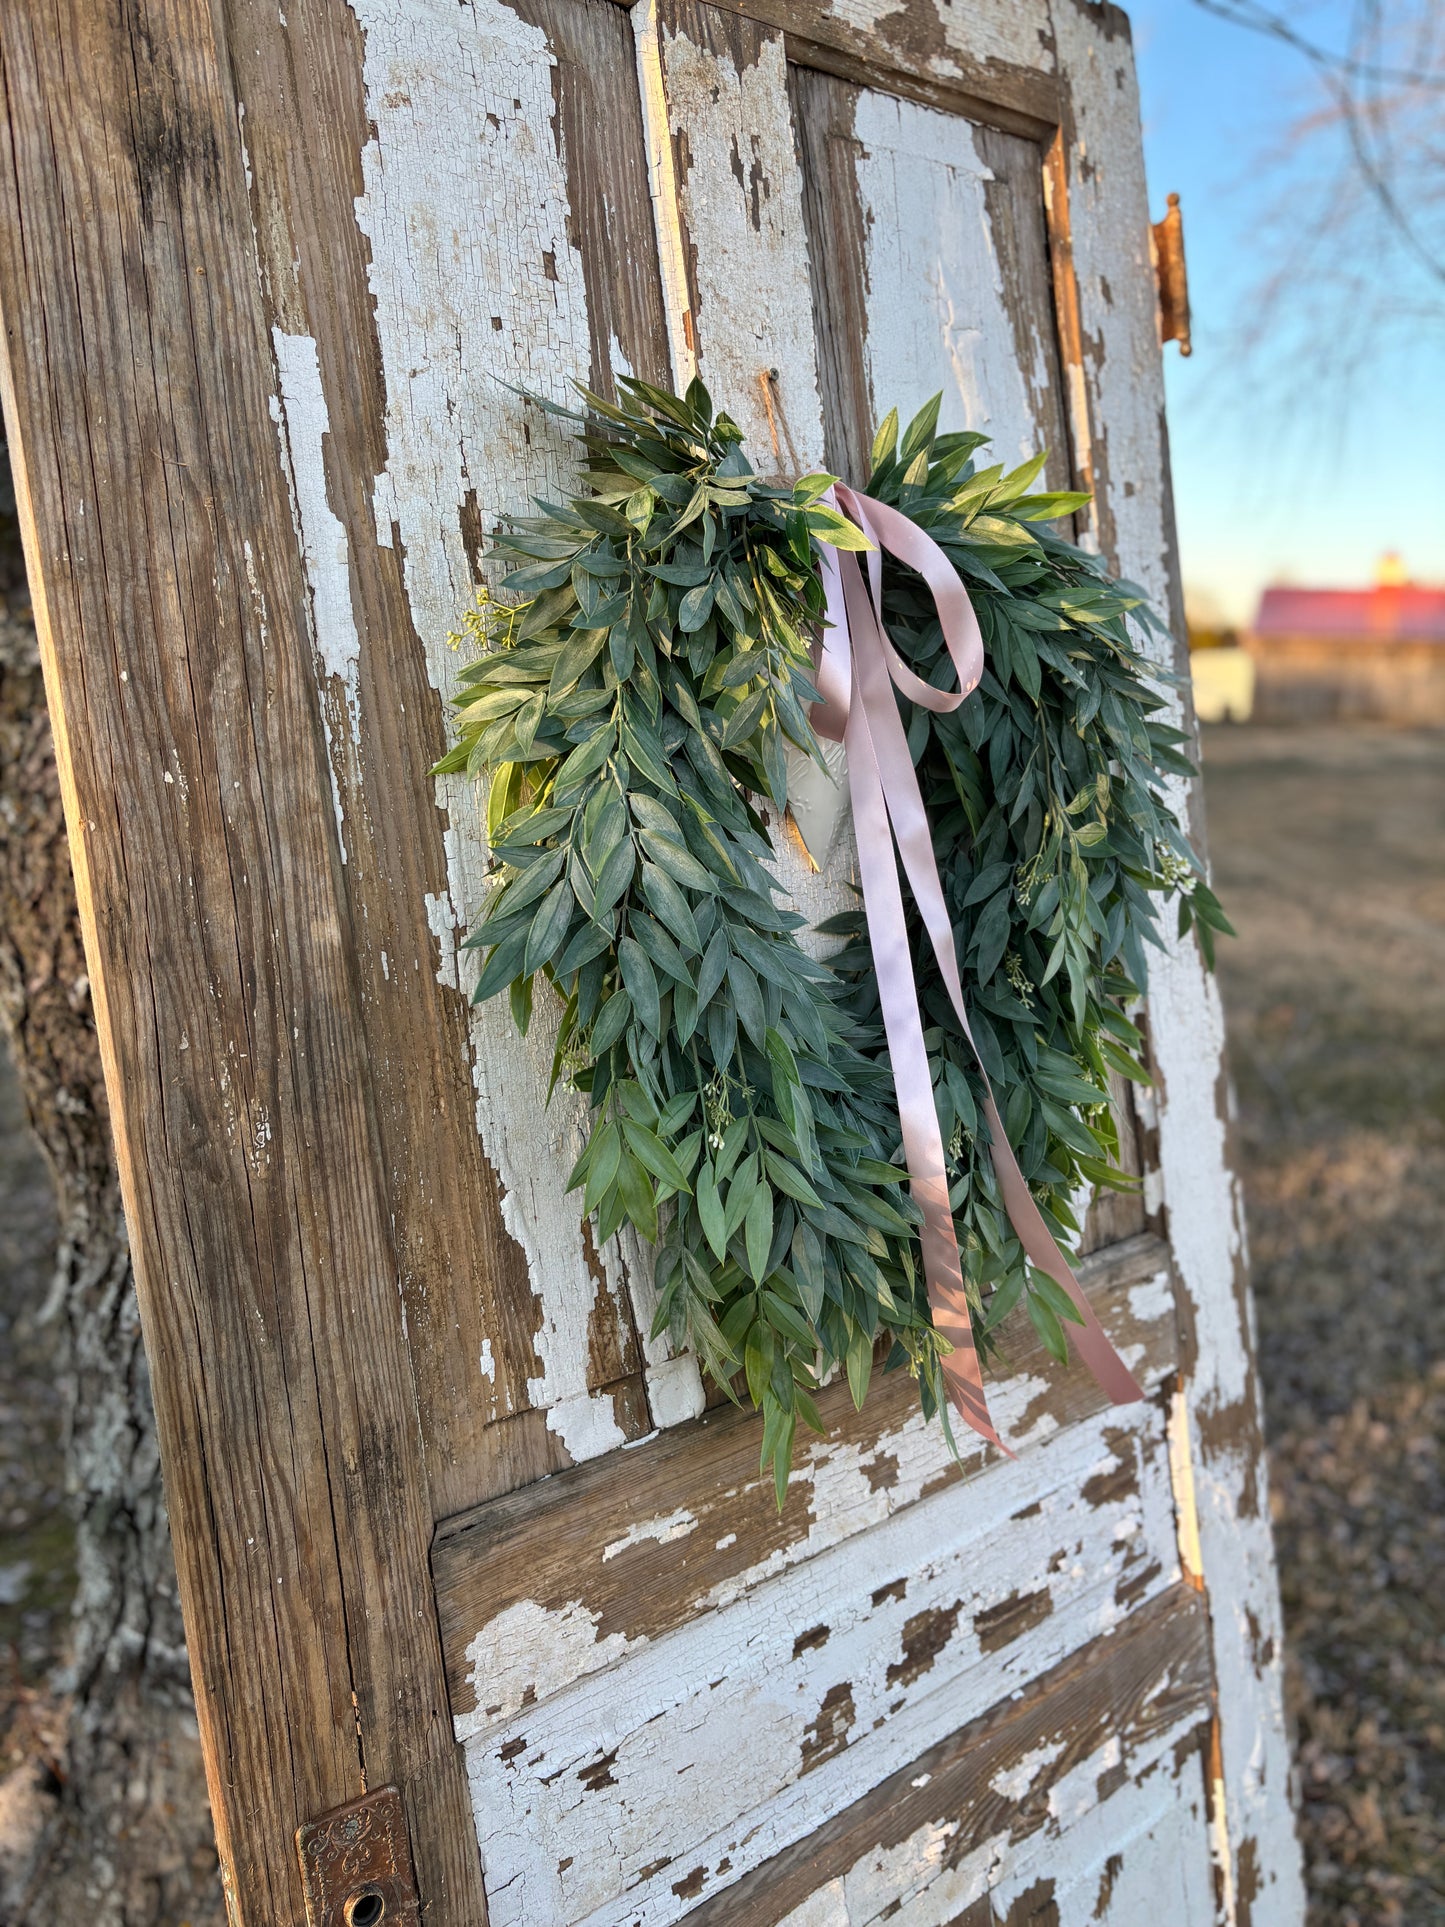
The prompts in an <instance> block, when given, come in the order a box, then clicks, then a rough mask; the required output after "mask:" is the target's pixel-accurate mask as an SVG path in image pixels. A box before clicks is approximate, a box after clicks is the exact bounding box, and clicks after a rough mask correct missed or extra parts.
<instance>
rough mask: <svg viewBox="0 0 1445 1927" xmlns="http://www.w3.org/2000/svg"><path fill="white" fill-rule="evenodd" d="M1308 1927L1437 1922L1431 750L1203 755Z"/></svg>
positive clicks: (1442, 949) (1444, 828) (1438, 1384)
mask: <svg viewBox="0 0 1445 1927" xmlns="http://www.w3.org/2000/svg"><path fill="white" fill-rule="evenodd" d="M1204 755H1205V786H1206V796H1207V802H1208V811H1209V835H1210V846H1211V854H1212V857H1213V861H1214V866H1215V874H1216V883H1217V887H1218V890H1219V893H1220V895H1221V896H1222V897H1223V899H1224V902H1225V906H1226V908H1227V910H1228V911H1229V913H1230V915H1231V917H1232V918H1233V920H1234V922H1235V925H1236V927H1237V928H1238V931H1239V941H1238V942H1237V943H1226V944H1225V945H1224V946H1223V955H1222V957H1221V973H1222V984H1223V990H1224V996H1225V1002H1226V1006H1227V1011H1228V1017H1229V1024H1230V1057H1231V1064H1232V1068H1233V1073H1234V1078H1235V1082H1236V1086H1237V1090H1238V1096H1239V1138H1238V1155H1239V1158H1240V1163H1241V1168H1242V1170H1243V1172H1244V1177H1245V1190H1246V1196H1247V1200H1248V1208H1249V1226H1250V1241H1251V1247H1252V1254H1253V1272H1254V1287H1255V1298H1256V1304H1257V1307H1258V1318H1259V1348H1260V1370H1261V1378H1262V1382H1263V1386H1264V1396H1265V1407H1266V1413H1265V1416H1266V1423H1267V1426H1268V1432H1269V1443H1270V1466H1271V1480H1272V1487H1273V1492H1272V1499H1273V1510H1274V1520H1275V1533H1276V1536H1277V1542H1278V1548H1279V1559H1280V1572H1281V1584H1282V1587H1283V1592H1284V1607H1285V1630H1286V1643H1287V1659H1288V1666H1289V1694H1290V1711H1291V1714H1292V1717H1293V1719H1294V1721H1295V1722H1296V1725H1297V1727H1298V1736H1299V1738H1298V1764H1299V1783H1300V1791H1301V1795H1302V1820H1303V1833H1304V1842H1305V1854H1306V1860H1307V1863H1308V1877H1309V1886H1310V1893H1311V1900H1312V1910H1311V1921H1312V1923H1313V1927H1324V1923H1329V1927H1376V1923H1379V1924H1380V1927H1385V1923H1390V1927H1394V1924H1395V1923H1399V1924H1400V1927H1427V1923H1431V1922H1440V1921H1445V1468H1442V1463H1441V1445H1442V1440H1445V1346H1442V1342H1441V1331H1440V1298H1441V1284H1442V1281H1445V734H1441V733H1438V732H1428V733H1427V732H1420V733H1407V732H1398V731H1397V732H1390V731H1385V730H1378V731H1372V730H1365V729H1360V728H1353V729H1347V728H1317V729H1296V730H1266V729H1232V728H1230V727H1228V726H1223V727H1221V728H1218V729H1215V730H1212V731H1210V732H1207V734H1206V741H1205V751H1204Z"/></svg>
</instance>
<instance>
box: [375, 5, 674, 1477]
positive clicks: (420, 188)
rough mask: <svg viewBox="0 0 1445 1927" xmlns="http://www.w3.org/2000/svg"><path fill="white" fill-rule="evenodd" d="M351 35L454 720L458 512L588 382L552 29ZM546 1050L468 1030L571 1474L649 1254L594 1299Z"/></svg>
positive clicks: (506, 1214)
mask: <svg viewBox="0 0 1445 1927" xmlns="http://www.w3.org/2000/svg"><path fill="white" fill-rule="evenodd" d="M354 11H355V12H356V15H357V18H358V20H359V21H360V23H361V26H362V27H363V28H364V30H365V46H366V59H365V82H366V92H367V100H368V110H369V114H370V118H371V121H372V124H373V128H374V134H373V137H372V139H371V140H370V142H369V143H368V145H367V147H366V149H365V151H364V153H363V156H362V164H363V177H364V182H365V192H364V193H363V194H362V196H361V197H360V198H359V200H358V202H357V220H358V223H359V224H360V226H361V228H362V230H363V232H364V233H365V234H366V236H367V238H368V241H369V242H370V247H371V286H372V291H373V296H374V299H375V303H376V320H377V334H378V338H379V340H380V343H381V350H382V360H383V371H384V375H385V380H386V392H387V409H386V441H387V462H386V467H385V469H384V470H383V472H382V473H381V474H380V475H379V476H377V478H376V483H375V491H374V500H375V510H376V530H377V540H378V541H379V542H380V543H381V544H382V545H383V546H386V547H399V548H401V550H402V551H403V552H404V555H405V569H406V587H407V595H408V599H409V602H410V606H411V611H412V617H413V621H414V623H415V626H416V630H417V633H418V635H419V637H420V639H421V642H422V645H423V648H424V650H425V655H426V663H427V671H428V675H429V678H430V680H431V683H432V686H433V687H434V688H435V689H436V690H437V691H438V693H439V694H440V695H441V696H442V697H443V698H444V699H445V698H447V697H449V696H450V695H451V694H452V692H453V691H454V689H455V688H456V686H457V676H458V673H459V671H460V669H461V668H462V666H463V665H462V662H461V660H460V659H459V657H458V656H457V655H456V654H455V653H453V651H452V650H451V649H449V648H448V646H447V641H446V638H447V634H448V632H449V631H450V630H451V629H452V628H454V627H455V625H456V622H457V619H458V616H459V614H460V612H461V610H462V609H463V608H464V607H465V605H466V604H467V602H468V601H469V600H470V599H471V595H472V590H473V581H472V575H471V569H470V565H469V562H468V557H467V545H466V541H465V538H464V534H463V529H462V513H463V507H464V504H467V503H468V501H469V498H470V499H471V501H472V507H473V513H474V514H476V515H478V516H479V518H480V525H481V527H483V528H490V527H492V526H493V524H494V523H495V521H496V519H497V517H498V515H500V514H501V513H503V512H507V511H518V510H524V509H525V508H526V507H527V506H528V503H529V500H530V498H531V497H532V495H534V494H535V493H538V492H543V491H545V490H546V489H547V488H549V487H552V488H555V486H556V485H557V483H558V481H559V480H560V479H561V478H562V477H563V475H564V474H565V473H566V463H567V461H568V459H569V458H568V456H567V454H566V445H565V443H564V441H563V439H562V438H561V437H560V436H559V434H558V433H557V431H556V430H555V429H554V428H553V427H552V426H551V425H550V424H549V423H548V422H547V420H546V418H545V417H543V416H542V415H541V414H540V412H539V411H537V410H535V409H528V408H526V407H525V406H524V405H523V404H522V403H521V402H520V401H519V399H518V397H517V395H516V394H515V392H514V390H515V388H516V387H517V386H526V387H528V388H531V389H534V390H536V391H539V392H542V393H545V394H549V395H553V396H557V397H559V398H560V397H563V396H564V395H565V394H566V393H567V392H568V389H567V383H568V380H569V378H570V377H571V376H572V375H573V374H585V372H586V370H587V368H588V366H589V360H590V349H589V335H588V324H587V302H586V292H585V287H584V281H583V273H582V265H581V260H580V257H579V255H578V253H577V250H576V248H575V247H574V246H573V245H572V243H571V241H570V239H569V230H568V206H567V182H566V177H565V173H564V169H563V164H562V160H561V158H560V157H559V155H558V151H557V144H556V140H555V138H554V133H553V115H554V100H553V86H552V73H553V62H552V58H551V56H550V54H549V52H548V49H547V45H546V38H545V35H544V34H543V32H542V31H541V29H540V28H537V27H534V26H531V25H528V24H527V23H525V22H524V21H523V20H521V19H520V18H519V17H518V15H517V14H515V13H514V12H512V11H511V9H510V8H508V7H506V6H504V5H502V4H501V0H476V4H468V5H466V6H462V7H459V6H458V5H456V4H455V0H356V5H355V8H354ZM443 130H444V131H443ZM482 208H485V209H486V211H487V212H486V218H485V219H479V218H478V210H479V209H482ZM437 789H438V801H439V805H440V807H441V808H442V809H443V810H444V811H445V813H446V815H447V818H448V822H449V827H448V830H447V832H446V837H445V845H446V852H447V871H448V892H447V895H446V897H445V898H444V899H441V898H433V899H432V900H431V901H430V903H429V905H428V913H429V919H430V921H431V926H432V929H433V932H434V934H435V936H436V938H437V943H438V959H437V962H436V965H435V966H434V967H435V968H436V969H437V972H438V975H439V976H440V977H441V979H442V981H443V982H447V983H452V984H455V985H457V987H458V988H460V989H462V990H463V991H466V990H468V989H469V988H470V985H471V983H472V982H473V981H474V980H475V978H474V972H475V969H476V961H475V957H474V955H473V954H472V953H464V952H462V951H460V950H459V948H458V939H459V936H460V933H461V932H462V931H463V930H464V929H465V928H466V927H467V925H468V924H469V923H470V921H471V919H473V918H474V917H475V915H476V914H477V912H478V910H479V909H480V907H481V904H482V901H483V897H484V894H485V889H486V863H487V857H486V847H485V837H484V833H483V817H482V812H481V808H480V798H479V797H478V796H477V794H476V792H475V788H474V786H473V785H472V784H470V783H469V782H468V781H467V780H466V779H465V778H463V777H457V776H452V777H445V778H442V779H441V780H440V781H439V782H438V786H437ZM554 1041H555V1017H554V1015H553V1013H551V1012H549V1011H546V1010H543V1009H541V1008H539V1010H538V1013H537V1020H536V1021H535V1022H534V1024H533V1026H532V1030H531V1034H530V1035H529V1036H528V1037H526V1038H522V1037H519V1036H518V1035H517V1033H516V1030H515V1027H514V1026H513V1024H512V1020H511V1016H510V1013H509V1012H508V1010H507V1008H506V1004H505V1001H494V1002H491V1003H489V1004H487V1005H485V1006H483V1007H482V1008H481V1009H479V1010H477V1011H476V1012H475V1013H474V1014H473V1017H472V1072H473V1082H474V1085H475V1089H476V1102H477V1128H478V1130H479V1132H480V1134H481V1137H482V1141H483V1144H484V1146H485V1148H486V1152H487V1156H488V1158H489V1159H490V1161H491V1163H492V1165H493V1166H494V1168H495V1169H496V1172H497V1175H498V1177H499V1179H500V1181H501V1192H502V1212H503V1218H504V1221H505V1223H506V1226H507V1229H508V1231H509V1232H510V1233H511V1235H512V1237H513V1238H514V1239H515V1240H516V1242H517V1244H518V1245H519V1246H520V1248H521V1249H522V1251H523V1252H524V1253H525V1254H526V1258H527V1264H528V1273H529V1276H530V1279H531V1284H532V1289H533V1291H534V1293H535V1294H536V1295H537V1298H538V1299H539V1301H540V1311H541V1317H540V1321H539V1329H538V1332H537V1336H536V1340H535V1343H536V1351H537V1367H538V1369H537V1372H536V1374H535V1376H534V1377H533V1378H532V1379H531V1380H530V1381H529V1383H528V1387H527V1391H528V1397H529V1399H530V1401H531V1403H533V1404H534V1405H539V1406H545V1407H547V1409H548V1425H549V1427H550V1428H551V1429H552V1430H553V1431H554V1432H555V1433H557V1434H558V1436H559V1437H560V1438H561V1439H562V1442H563V1444H564V1445H565V1447H566V1449H567V1452H568V1454H569V1456H570V1457H572V1458H573V1459H580V1458H585V1457H590V1456H595V1455H597V1454H599V1453H602V1452H605V1451H608V1450H610V1449H612V1448H613V1447H614V1446H617V1445H620V1444H621V1443H622V1441H623V1437H624V1434H623V1432H622V1430H621V1428H620V1426H619V1425H618V1423H617V1418H616V1415H615V1410H614V1404H613V1400H612V1398H611V1396H610V1395H609V1394H607V1393H605V1392H597V1393H592V1392H589V1391H588V1389H587V1366H588V1326H589V1320H590V1317H591V1313H592V1308H593V1304H594V1299H595V1294H596V1292H597V1291H598V1290H599V1289H603V1288H605V1289H607V1290H610V1291H611V1292H613V1293H614V1295H620V1296H623V1297H624V1298H625V1297H626V1296H627V1295H628V1294H629V1293H630V1292H631V1291H632V1289H633V1284H634V1278H633V1275H632V1274H633V1272H634V1270H635V1268H636V1266H637V1259H638V1254H637V1250H636V1246H635V1245H633V1246H632V1248H631V1250H630V1251H626V1252H625V1253H624V1251H623V1249H622V1248H621V1247H619V1246H618V1245H617V1244H616V1243H614V1244H613V1245H612V1246H610V1247H609V1248H608V1249H607V1250H606V1251H604V1252H603V1253H602V1254H601V1259H602V1276H603V1281H604V1283H603V1284H599V1281H598V1279H597V1278H596V1277H595V1276H594V1275H593V1272H592V1271H591V1269H590V1268H589V1266H588V1264H587V1260H586V1253H585V1250H584V1247H583V1242H582V1238H581V1236H580V1228H579V1223H578V1210H577V1204H576V1200H575V1199H574V1198H570V1197H568V1196H567V1195H566V1193H565V1191H564V1188H563V1187H564V1185H565V1183H566V1177H567V1173H568V1171H569V1170H570V1169H571V1166H572V1164H573V1162H574V1161H575V1159H576V1157H577V1154H578V1152H579V1151H580V1150H581V1148H582V1143H583V1119H584V1115H585V1113H584V1107H583V1103H582V1100H581V1099H580V1098H578V1097H575V1096H573V1095H572V1094H570V1093H568V1092H565V1091H559V1092H558V1094H557V1095H556V1097H554V1099H553V1101H552V1103H551V1105H550V1106H548V1107H547V1108H546V1109H545V1110H544V1109H543V1107H542V1098H543V1095H544V1093H545V1092H546V1089H547V1082H548V1078H549V1075H550V1070H551V1059H552V1049H553V1044H554ZM525 1092H535V1094H536V1100H535V1102H529V1101H528V1100H526V1099H525V1098H524V1097H522V1096H521V1095H520V1094H521V1093H525ZM665 1357H666V1354H665V1352H664V1353H662V1354H661V1359H662V1360H665ZM654 1362H658V1361H657V1360H656V1359H655V1360H654ZM689 1369H692V1368H690V1367H689V1366H688V1365H684V1366H683V1367H682V1370H681V1372H678V1371H677V1370H676V1369H675V1368H674V1370H673V1373H672V1378H671V1380H670V1382H669V1391H670V1395H671V1396H670V1400H669V1403H670V1407H671V1409H672V1410H674V1411H676V1410H685V1409H688V1400H687V1397H686V1395H685V1388H684V1387H682V1386H679V1385H678V1384H677V1383H676V1380H677V1379H679V1378H682V1379H685V1378H686V1376H687V1373H688V1371H689ZM692 1375H693V1377H694V1378H695V1376H696V1373H695V1369H693V1370H692ZM493 1383H494V1381H492V1380H482V1379H481V1378H480V1377H479V1381H478V1388H477V1389H478V1396H479V1397H482V1398H488V1397H489V1396H490V1393H491V1388H492V1384H493ZM698 1402H699V1401H698V1400H697V1399H694V1401H693V1404H694V1406H695V1405H696V1403H698Z"/></svg>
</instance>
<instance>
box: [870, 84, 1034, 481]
mask: <svg viewBox="0 0 1445 1927" xmlns="http://www.w3.org/2000/svg"><path fill="white" fill-rule="evenodd" d="M854 133H855V137H856V139H857V141H858V144H859V149H860V152H859V157H858V163H857V169H856V177H857V182H858V192H859V196H860V198H861V201H862V204H863V206H864V208H865V209H866V210H867V228H866V241H865V245H866V251H867V263H868V380H869V386H870V388H871V390H872V395H873V411H874V415H875V417H881V416H883V415H885V414H886V413H887V412H888V410H889V409H890V408H897V410H898V412H899V415H900V417H901V419H902V420H903V421H904V422H907V421H908V419H909V418H910V416H911V415H912V414H913V413H914V412H915V410H917V409H918V408H920V407H921V406H922V405H923V403H924V402H926V401H927V400H928V399H929V397H930V396H931V395H934V394H937V393H938V392H939V390H940V389H941V390H942V393H943V403H942V407H941V408H940V410H939V426H940V427H941V428H943V429H945V430H951V429H958V428H973V429H978V430H979V431H980V432H982V433H985V434H987V435H988V436H990V438H991V439H992V441H993V444H994V447H993V452H992V454H991V455H990V456H989V457H988V458H987V459H989V460H998V461H1002V462H1004V463H1006V464H1007V465H1009V466H1013V465H1014V464H1015V463H1017V462H1020V461H1023V460H1025V459H1026V458H1027V457H1028V456H1030V455H1033V454H1034V453H1035V452H1036V451H1037V449H1038V447H1039V443H1040V424H1039V423H1038V421H1036V420H1035V417H1034V411H1033V408H1032V406H1031V403H1030V391H1029V386H1028V383H1027V381H1026V379H1025V374H1024V371H1023V370H1022V369H1021V368H1020V367H1019V364H1018V359H1017V356H1016V353H1015V348H1014V336H1013V328H1012V325H1011V322H1010V318H1009V313H1008V309H1007V307H1006V306H1005V303H1004V290H1003V277H1002V274H1001V272H1000V268H999V260H998V251H997V248H996V246H995V243H994V238H993V230H992V223H991V221H990V219H989V211H988V205H987V201H986V198H985V186H986V183H987V182H988V181H990V180H991V179H992V174H991V172H990V170H989V168H988V166H987V165H986V163H985V162H984V161H983V159H982V157H981V156H980V154H979V152H978V147H977V143H976V140H975V136H974V130H973V128H972V126H971V125H970V123H969V122H968V121H966V120H964V119H963V118H962V117H961V116H960V115H958V114H943V113H939V112H937V111H936V110H935V109H934V108H931V107H921V106H920V105H919V104H918V103H917V102H916V101H911V100H899V99H897V98H896V97H895V96H893V95H891V94H884V93H879V92H877V91H876V90H874V89H872V88H865V89H864V90H863V91H862V92H861V93H860V94H859V96H858V104H857V112H856V118H855V122H854ZM1042 319H1044V320H1046V319H1047V317H1043V318H1042ZM1035 352H1036V355H1037V358H1038V366H1037V368H1036V370H1034V371H1033V373H1034V387H1035V392H1041V391H1043V390H1044V389H1045V388H1046V387H1047V386H1048V372H1047V368H1046V366H1045V364H1044V360H1043V346H1042V343H1041V342H1040V341H1038V340H1037V338H1036V341H1035Z"/></svg>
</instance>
